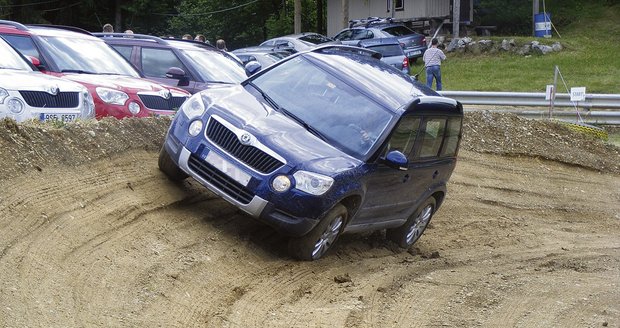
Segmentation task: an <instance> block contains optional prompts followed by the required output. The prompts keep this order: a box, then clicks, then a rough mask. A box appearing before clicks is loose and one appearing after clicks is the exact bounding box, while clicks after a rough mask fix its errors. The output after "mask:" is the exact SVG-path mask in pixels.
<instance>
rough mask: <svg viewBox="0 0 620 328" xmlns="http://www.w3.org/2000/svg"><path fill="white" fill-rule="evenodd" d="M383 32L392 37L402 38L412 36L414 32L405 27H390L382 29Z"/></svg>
mask: <svg viewBox="0 0 620 328" xmlns="http://www.w3.org/2000/svg"><path fill="white" fill-rule="evenodd" d="M383 32H386V33H388V34H390V35H393V36H402V35H409V34H414V33H415V32H414V31H412V30H410V29H409V28H407V27H406V26H390V27H386V28H384V29H383Z"/></svg>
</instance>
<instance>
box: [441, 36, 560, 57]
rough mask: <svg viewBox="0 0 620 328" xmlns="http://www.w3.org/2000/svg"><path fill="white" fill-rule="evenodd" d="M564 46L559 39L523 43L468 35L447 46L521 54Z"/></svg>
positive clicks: (452, 49)
mask: <svg viewBox="0 0 620 328" xmlns="http://www.w3.org/2000/svg"><path fill="white" fill-rule="evenodd" d="M439 41H440V45H441V44H444V45H445V43H444V42H445V41H446V40H445V39H444V40H439ZM563 48H564V47H563V46H562V44H561V43H560V42H559V41H556V42H554V43H553V44H551V45H545V44H542V43H541V42H540V41H536V40H534V41H530V42H527V43H524V44H519V43H517V42H515V40H514V39H510V40H507V39H504V40H502V41H501V42H498V41H494V40H477V41H476V40H473V39H472V38H470V37H464V38H460V39H458V41H456V42H455V44H454V45H452V44H451V47H448V51H449V52H456V53H471V54H475V55H478V54H481V53H497V52H512V53H515V54H518V55H522V56H528V55H546V54H548V53H551V52H558V51H562V49H563Z"/></svg>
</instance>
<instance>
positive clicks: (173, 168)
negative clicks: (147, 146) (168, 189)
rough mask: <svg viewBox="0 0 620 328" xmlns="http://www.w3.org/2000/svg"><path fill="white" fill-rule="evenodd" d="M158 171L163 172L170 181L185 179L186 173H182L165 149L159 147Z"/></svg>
mask: <svg viewBox="0 0 620 328" xmlns="http://www.w3.org/2000/svg"><path fill="white" fill-rule="evenodd" d="M157 164H158V165H159V170H161V171H162V172H164V173H165V174H166V175H167V176H168V178H169V179H170V180H173V181H181V180H183V179H185V178H187V173H185V172H183V170H181V169H180V168H179V167H178V166H177V165H176V163H175V162H174V161H173V160H172V158H170V155H169V154H168V152H167V151H166V148H165V147H161V150H160V151H159V160H158V161H157Z"/></svg>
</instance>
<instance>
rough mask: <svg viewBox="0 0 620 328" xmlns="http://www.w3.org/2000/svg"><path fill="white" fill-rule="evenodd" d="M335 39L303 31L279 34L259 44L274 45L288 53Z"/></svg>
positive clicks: (264, 45) (307, 48)
mask: <svg viewBox="0 0 620 328" xmlns="http://www.w3.org/2000/svg"><path fill="white" fill-rule="evenodd" d="M334 42H335V41H334V40H333V39H331V38H328V37H326V36H325V35H322V34H318V33H313V32H304V33H299V34H290V35H285V36H280V37H277V38H272V39H269V40H267V41H265V42H263V43H261V44H260V46H262V47H274V48H276V49H279V50H285V51H288V52H290V53H296V52H299V51H304V50H309V49H312V48H314V47H316V46H317V45H320V44H326V43H334Z"/></svg>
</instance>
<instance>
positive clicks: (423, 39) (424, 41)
mask: <svg viewBox="0 0 620 328" xmlns="http://www.w3.org/2000/svg"><path fill="white" fill-rule="evenodd" d="M422 45H423V46H425V45H426V38H422Z"/></svg>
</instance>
